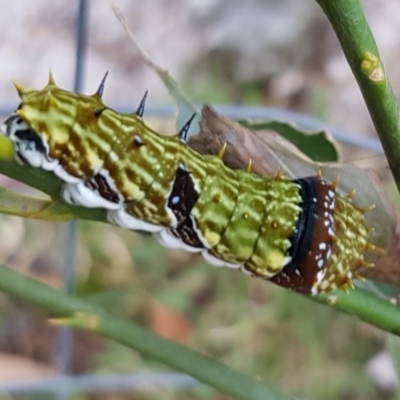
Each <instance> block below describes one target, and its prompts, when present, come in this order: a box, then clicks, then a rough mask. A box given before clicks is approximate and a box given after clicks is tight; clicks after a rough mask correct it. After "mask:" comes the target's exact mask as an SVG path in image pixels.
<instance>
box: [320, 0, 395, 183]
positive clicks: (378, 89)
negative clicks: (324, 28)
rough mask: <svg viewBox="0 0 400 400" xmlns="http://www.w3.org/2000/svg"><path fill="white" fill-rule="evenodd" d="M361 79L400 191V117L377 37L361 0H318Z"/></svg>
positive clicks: (354, 70)
mask: <svg viewBox="0 0 400 400" xmlns="http://www.w3.org/2000/svg"><path fill="white" fill-rule="evenodd" d="M316 1H317V3H318V4H319V5H320V6H321V8H322V10H323V11H324V13H325V14H326V16H327V17H328V19H329V22H330V23H331V25H332V27H333V29H334V30H335V32H336V35H337V37H338V39H339V42H340V45H341V46H342V49H343V52H344V54H345V56H346V58H347V61H348V63H349V65H350V68H351V70H352V71H353V74H354V76H355V78H356V80H357V82H358V85H359V87H360V90H361V93H362V95H363V97H364V100H365V103H366V105H367V107H368V110H369V113H370V115H371V118H372V121H373V123H374V125H375V129H376V131H377V133H378V135H379V138H380V140H381V142H382V146H383V148H384V150H385V154H386V157H387V159H388V163H389V166H390V169H391V171H392V173H393V176H394V179H395V181H396V185H397V188H398V190H399V191H400V118H399V108H398V105H397V102H396V100H395V97H394V94H393V90H392V88H391V86H390V83H389V80H388V78H387V76H386V73H385V70H384V67H383V64H382V61H381V59H380V55H379V52H378V48H377V46H376V43H375V39H374V37H373V35H372V33H371V30H370V28H369V25H368V22H367V20H366V18H365V15H364V12H363V10H362V8H361V5H360V2H359V0H316Z"/></svg>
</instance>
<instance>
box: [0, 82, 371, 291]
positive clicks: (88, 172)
mask: <svg viewBox="0 0 400 400" xmlns="http://www.w3.org/2000/svg"><path fill="white" fill-rule="evenodd" d="M15 87H16V89H17V91H18V93H19V96H20V98H21V104H20V105H19V107H18V109H17V110H16V112H15V114H13V115H12V116H10V117H9V118H8V119H7V120H6V121H5V123H4V125H3V126H2V127H1V129H0V130H1V131H2V133H3V134H4V135H5V136H6V137H8V138H9V139H10V140H11V141H12V142H13V144H14V149H15V157H16V159H17V160H19V161H20V162H23V163H26V164H29V165H31V166H33V167H37V168H43V169H45V170H49V171H53V172H54V174H56V175H57V176H58V177H59V178H60V179H62V181H63V182H64V184H63V193H62V196H63V198H64V200H65V201H66V202H68V203H70V204H75V205H82V206H85V207H101V208H104V209H107V215H108V220H109V221H110V222H111V223H114V224H116V225H118V226H121V227H123V228H127V229H133V230H142V231H148V232H152V233H153V235H154V236H155V237H156V238H157V239H158V240H159V241H160V242H161V243H162V244H164V245H166V246H169V247H176V248H184V249H187V250H188V251H192V252H200V253H201V254H202V255H203V256H204V258H205V259H206V261H207V262H208V263H210V264H212V265H215V266H227V267H229V268H234V269H241V270H242V271H243V272H245V273H247V274H249V275H254V276H259V277H262V278H264V279H268V280H271V281H272V282H274V283H276V284H278V285H281V286H284V287H286V288H290V289H292V290H296V291H299V292H303V293H307V294H316V293H321V292H327V291H330V290H333V289H336V288H343V289H348V288H350V287H352V279H353V278H355V277H357V276H358V275H357V270H358V269H359V268H360V267H362V266H365V265H367V263H365V262H364V260H363V253H364V252H365V250H366V249H368V248H373V247H374V246H373V245H372V244H371V243H370V242H368V240H367V235H368V232H369V229H368V228H367V227H366V225H365V222H364V212H365V210H363V209H360V208H358V207H357V206H356V205H354V204H353V202H352V199H351V197H352V196H351V194H349V195H347V196H343V195H341V194H339V193H338V192H337V191H336V185H335V183H329V182H327V181H326V180H324V179H322V177H321V176H320V175H318V174H317V175H316V176H312V177H306V178H301V179H296V180H291V179H288V178H285V177H281V176H280V175H279V174H278V175H277V176H275V177H271V176H265V177H260V176H256V175H254V174H252V173H251V171H250V169H251V168H250V166H249V168H248V169H247V170H232V169H229V168H228V167H226V166H225V165H224V163H223V161H222V155H223V154H222V153H223V149H222V151H221V154H219V156H213V155H201V154H199V153H197V152H196V151H194V150H192V149H191V148H190V147H188V146H187V145H186V142H185V139H186V134H187V131H188V128H189V125H190V122H191V121H189V122H188V123H187V124H186V125H185V126H184V127H183V128H182V130H181V131H180V133H179V134H177V135H175V136H170V137H167V136H163V135H160V134H158V133H157V132H155V131H153V130H152V129H150V128H149V127H148V126H146V124H145V123H144V122H143V120H142V117H143V111H144V105H145V98H146V95H145V96H144V98H143V100H142V102H141V103H140V106H139V108H138V110H137V112H135V113H132V114H120V113H117V112H116V111H114V110H112V109H110V108H108V107H107V106H105V105H104V104H103V102H102V100H101V97H102V93H103V89H104V80H103V81H102V83H101V85H100V87H99V89H98V90H97V92H96V93H95V94H94V95H92V96H85V95H80V94H75V93H71V92H68V91H66V90H63V89H60V88H59V87H58V86H57V85H56V84H55V82H54V79H53V77H52V76H51V75H50V78H49V82H48V84H47V86H46V87H45V88H44V89H43V90H39V91H37V90H30V89H27V88H24V87H22V86H21V85H19V84H15Z"/></svg>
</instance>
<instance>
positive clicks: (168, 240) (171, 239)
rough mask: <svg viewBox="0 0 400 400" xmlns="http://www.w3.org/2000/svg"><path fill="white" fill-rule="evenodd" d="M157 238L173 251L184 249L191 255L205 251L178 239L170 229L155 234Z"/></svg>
mask: <svg viewBox="0 0 400 400" xmlns="http://www.w3.org/2000/svg"><path fill="white" fill-rule="evenodd" d="M153 237H155V238H156V239H157V240H158V241H159V242H160V243H161V244H162V245H163V246H165V247H169V248H172V249H183V250H186V251H189V252H191V253H198V252H200V251H202V250H203V249H202V248H201V247H193V246H189V245H187V244H186V243H184V242H183V241H182V240H181V239H179V238H178V237H176V236H175V235H174V234H173V233H172V232H171V231H170V230H169V228H165V229H162V230H161V231H159V232H156V233H153Z"/></svg>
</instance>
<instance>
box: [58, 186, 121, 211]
mask: <svg viewBox="0 0 400 400" xmlns="http://www.w3.org/2000/svg"><path fill="white" fill-rule="evenodd" d="M61 196H62V198H63V199H64V200H65V201H66V202H67V203H69V204H72V205H80V206H84V207H87V208H98V207H101V208H106V209H107V210H116V209H118V208H120V207H121V205H120V204H119V203H115V202H112V201H109V200H107V199H105V198H104V197H102V196H101V195H100V194H99V193H98V192H97V191H95V190H93V189H92V188H89V187H88V186H86V184H85V181H80V182H78V183H65V184H64V186H63V189H62V192H61Z"/></svg>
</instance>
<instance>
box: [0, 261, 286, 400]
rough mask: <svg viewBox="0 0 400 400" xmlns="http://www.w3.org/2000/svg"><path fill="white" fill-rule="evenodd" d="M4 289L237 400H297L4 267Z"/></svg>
mask: <svg viewBox="0 0 400 400" xmlns="http://www.w3.org/2000/svg"><path fill="white" fill-rule="evenodd" d="M0 290H2V291H3V292H5V293H8V294H10V295H13V296H16V297H19V298H21V299H23V300H26V301H28V302H29V303H31V304H35V305H36V306H39V307H41V308H43V309H44V310H46V311H48V312H50V313H51V314H52V318H58V319H55V320H54V322H55V323H58V324H60V325H69V326H73V327H75V328H80V329H86V330H90V331H92V332H96V333H98V334H100V335H102V336H105V337H108V338H110V339H113V340H115V341H117V342H119V343H122V344H124V345H125V346H128V347H130V348H132V349H135V350H137V351H139V352H140V353H142V354H145V355H147V356H150V357H153V358H155V359H157V360H159V361H162V362H163V363H165V364H168V365H170V366H171V367H173V368H175V369H177V370H179V371H182V372H184V373H186V374H189V375H191V376H193V377H194V378H196V379H198V380H199V381H201V382H204V383H207V384H209V385H211V386H213V387H214V388H216V389H218V390H220V391H222V392H224V393H227V394H229V395H230V396H232V397H233V398H235V399H243V400H265V399H269V400H289V399H293V397H290V396H285V395H283V394H279V393H277V392H275V391H273V390H271V389H269V388H267V387H266V386H264V385H262V384H260V383H259V382H256V381H255V380H254V379H252V378H250V377H248V376H246V375H243V374H240V373H238V372H235V371H233V370H231V369H229V368H228V367H226V366H225V365H223V364H221V363H218V362H216V361H214V360H212V359H211V358H209V357H207V356H204V355H202V354H200V353H198V352H196V351H193V350H190V349H188V348H185V347H183V346H180V345H178V344H176V343H173V342H170V341H168V340H165V339H162V338H160V337H158V336H157V335H155V334H153V333H151V332H149V331H147V330H146V329H144V328H142V327H140V326H138V325H136V324H134V323H132V322H128V321H125V320H123V319H120V318H116V317H114V316H112V315H111V314H108V313H106V312H105V311H104V310H103V309H101V308H99V307H96V306H93V305H91V304H89V303H86V302H84V301H82V300H79V299H78V298H76V297H73V296H67V295H65V294H63V293H61V292H60V291H57V290H56V289H53V288H51V287H49V286H46V285H43V284H41V283H39V282H37V281H34V280H32V279H30V278H27V277H25V276H23V275H20V274H18V273H17V272H15V271H13V270H11V269H9V268H7V267H4V266H0Z"/></svg>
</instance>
